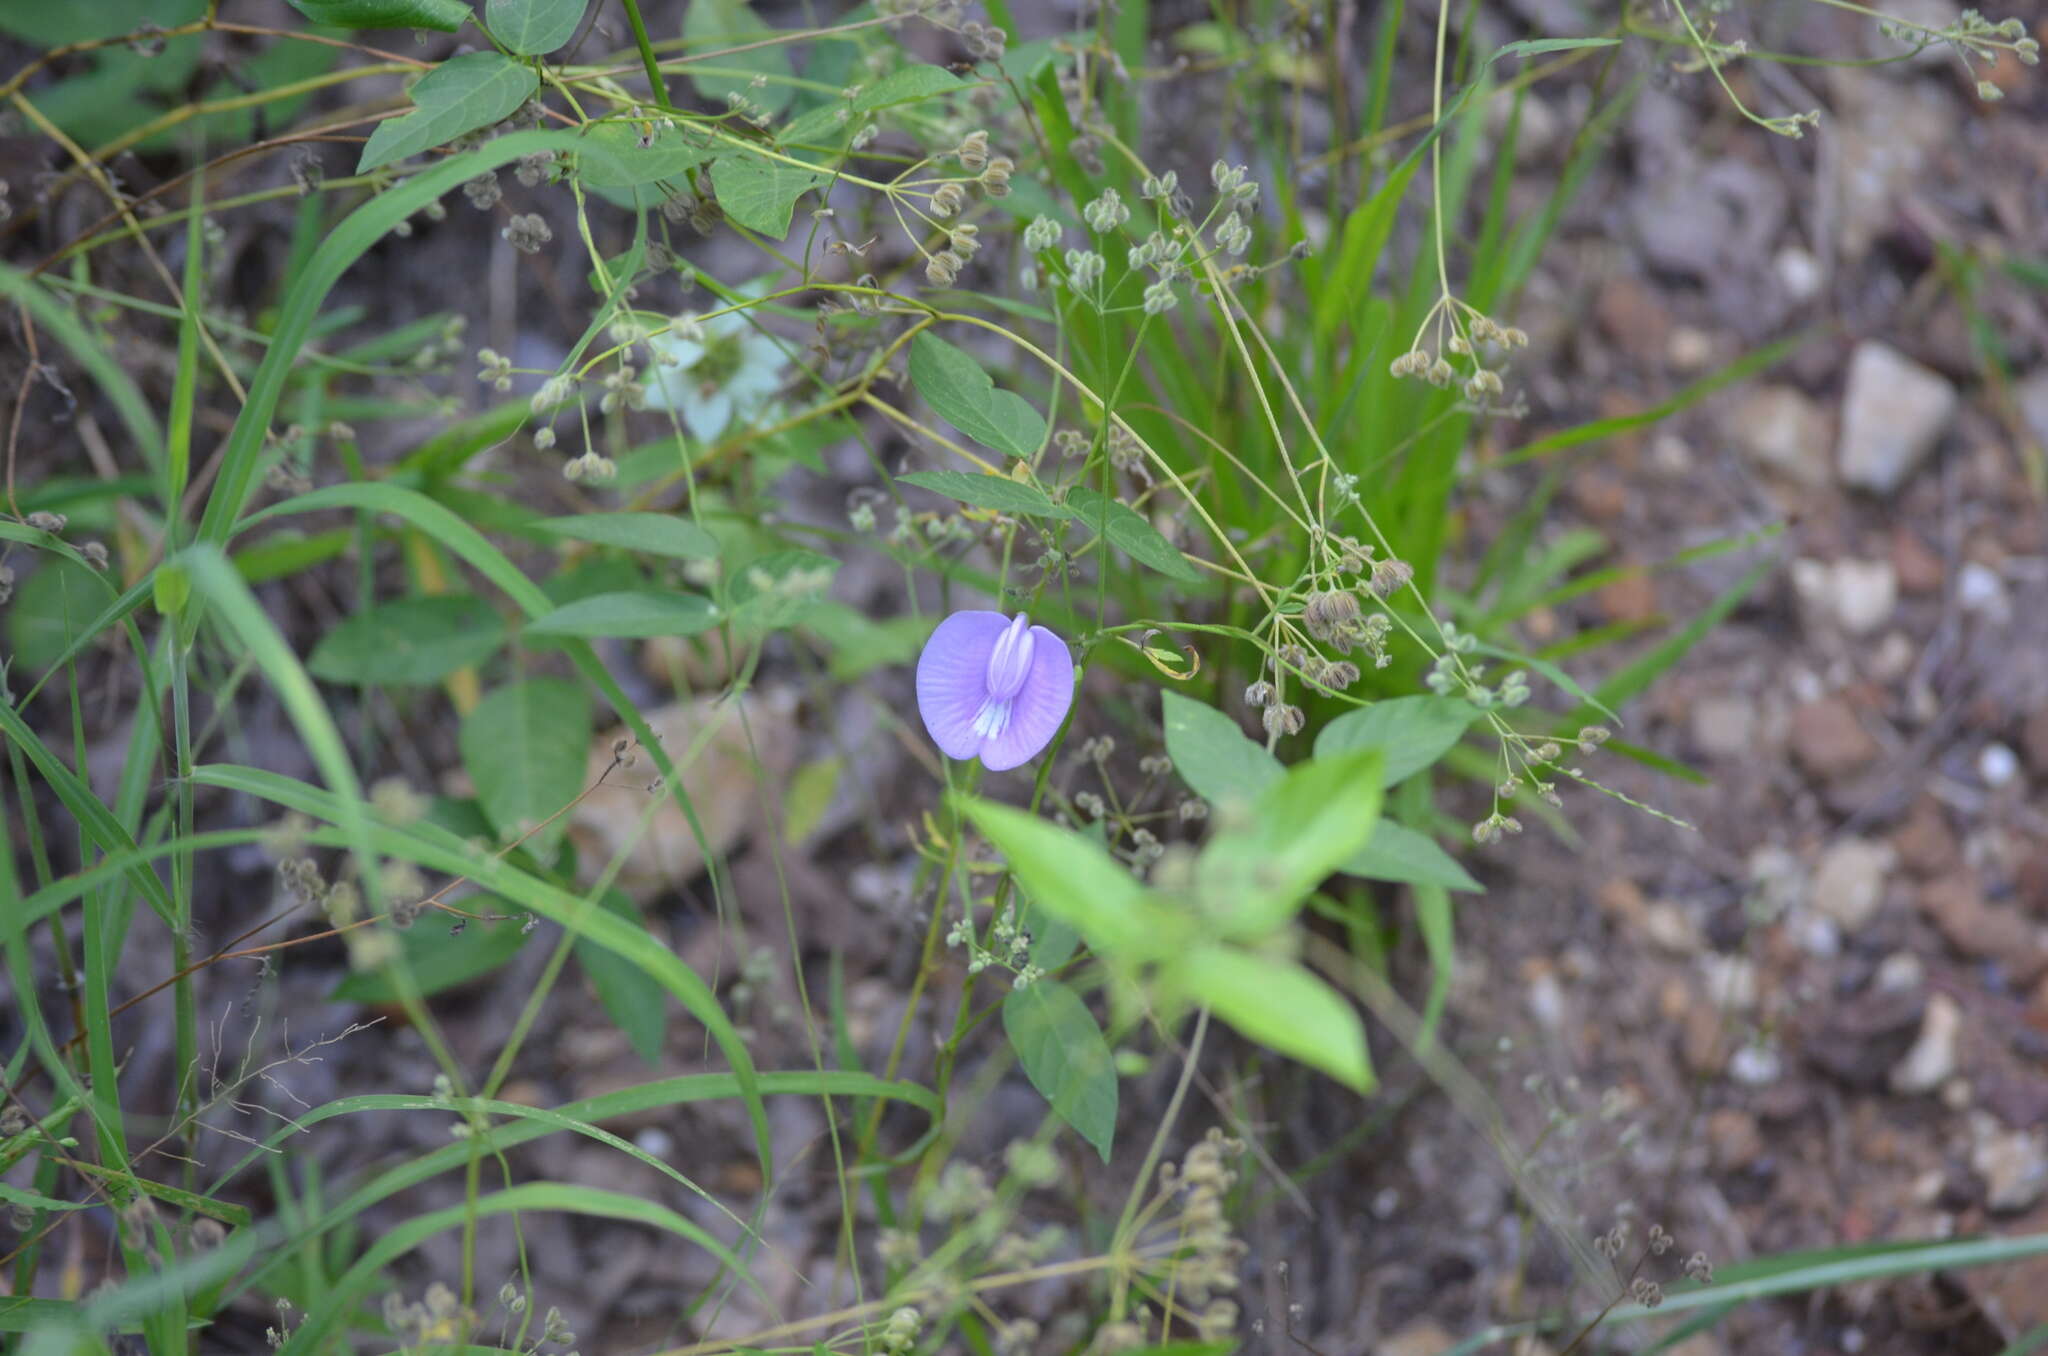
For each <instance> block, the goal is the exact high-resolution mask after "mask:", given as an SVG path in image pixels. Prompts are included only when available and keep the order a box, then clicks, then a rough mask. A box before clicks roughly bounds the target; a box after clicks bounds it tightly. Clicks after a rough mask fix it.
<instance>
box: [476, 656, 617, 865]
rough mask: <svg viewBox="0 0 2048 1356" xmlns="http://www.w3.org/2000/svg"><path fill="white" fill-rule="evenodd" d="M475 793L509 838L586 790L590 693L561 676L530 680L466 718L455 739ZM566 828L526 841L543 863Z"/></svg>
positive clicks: (558, 823) (557, 824)
mask: <svg viewBox="0 0 2048 1356" xmlns="http://www.w3.org/2000/svg"><path fill="white" fill-rule="evenodd" d="M457 742H458V743H459V744H460V745H461V748H462V765H463V767H464V768H466V769H468V771H469V778H470V780H471V781H473V782H475V783H476V798H477V801H478V802H479V803H480V804H481V805H482V806H483V808H484V813H485V814H487V815H489V816H490V817H491V823H492V824H493V825H495V826H496V828H497V830H498V835H499V837H500V838H501V839H503V840H505V841H507V842H509V841H511V840H512V839H514V838H516V837H518V836H519V835H520V834H521V833H523V832H525V831H526V830H527V829H528V828H531V827H533V826H534V825H537V824H542V823H544V822H546V821H547V820H548V819H549V817H550V816H552V815H555V814H556V813H557V812H559V811H560V810H561V809H563V807H565V806H567V805H568V804H569V802H570V801H572V800H574V799H575V798H576V794H577V793H578V792H579V791H581V790H582V789H583V773H584V764H585V762H586V760H587V759H588V758H589V756H590V694H589V693H588V692H586V691H585V690H584V689H583V687H582V686H581V685H580V684H577V683H572V682H569V681H568V680H566V679H563V678H528V679H525V680H523V681H521V682H517V683H509V684H507V685H506V686H504V687H501V688H499V689H497V690H496V691H494V692H492V693H491V694H490V695H488V696H486V697H485V698H484V699H483V700H482V701H480V702H478V703H477V705H476V709H475V710H473V711H471V712H470V713H469V714H468V715H467V716H465V717H463V720H462V733H461V735H460V737H459V739H458V741H457ZM567 827H568V820H567V819H566V818H561V819H556V820H554V821H553V822H552V823H548V824H547V825H546V827H545V828H542V829H541V830H540V831H539V832H537V833H535V834H534V836H533V837H532V838H530V839H528V840H527V850H528V851H529V852H531V853H532V854H533V855H534V856H535V857H537V858H539V859H541V860H543V861H545V860H547V859H549V858H550V857H552V856H553V855H554V846H555V844H556V843H558V842H560V841H561V837H562V831H563V830H564V829H565V828H567Z"/></svg>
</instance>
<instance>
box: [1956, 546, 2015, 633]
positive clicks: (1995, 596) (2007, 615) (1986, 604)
mask: <svg viewBox="0 0 2048 1356" xmlns="http://www.w3.org/2000/svg"><path fill="white" fill-rule="evenodd" d="M1956 606H1957V607H1960V608H1961V609H1962V610H1963V611H1965V612H1971V613H1975V614H1976V615H1977V616H1980V617H1982V618H1984V620H1986V621H1989V622H1999V623H2003V622H2007V621H2010V620H2011V619H2012V599H2011V598H2010V597H2008V596H2007V594H2006V591H2005V580H2003V579H2001V578H2000V577H1999V574H1998V571H1996V570H1994V569H1992V568H1991V567H1990V566H1989V565H1984V564H1980V563H1978V562H1977V561H1974V560H1973V561H1971V562H1969V563H1968V564H1966V565H1964V566H1963V568H1962V569H1960V570H1958V571H1956Z"/></svg>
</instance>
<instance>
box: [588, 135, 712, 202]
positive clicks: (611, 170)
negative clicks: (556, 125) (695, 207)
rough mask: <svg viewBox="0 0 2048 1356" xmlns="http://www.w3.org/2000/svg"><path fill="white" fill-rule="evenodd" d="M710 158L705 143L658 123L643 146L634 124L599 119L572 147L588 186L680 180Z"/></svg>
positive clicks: (618, 186) (623, 186)
mask: <svg viewBox="0 0 2048 1356" xmlns="http://www.w3.org/2000/svg"><path fill="white" fill-rule="evenodd" d="M710 158H711V148H710V147H709V146H705V145H700V144H698V143H697V142H695V141H692V140H690V139H689V138H688V137H686V136H684V135H683V133H682V131H681V129H679V128H675V127H658V128H656V129H655V132H654V140H653V142H652V143H650V144H648V145H645V146H643V145H641V144H640V128H639V125H638V124H636V123H630V122H601V123H599V124H597V126H595V127H593V128H591V129H590V131H589V133H588V134H587V135H585V136H584V138H583V140H582V141H581V142H580V143H578V145H577V147H576V173H577V175H578V176H579V177H580V178H581V179H582V180H583V182H584V183H586V184H588V185H590V186H591V187H592V188H639V187H640V186H642V185H643V184H653V183H660V182H662V181H664V180H681V179H682V178H683V176H684V175H685V174H686V173H688V172H689V171H690V170H693V169H695V168H696V167H697V166H699V165H701V164H703V163H704V162H705V161H707V160H709V159H710Z"/></svg>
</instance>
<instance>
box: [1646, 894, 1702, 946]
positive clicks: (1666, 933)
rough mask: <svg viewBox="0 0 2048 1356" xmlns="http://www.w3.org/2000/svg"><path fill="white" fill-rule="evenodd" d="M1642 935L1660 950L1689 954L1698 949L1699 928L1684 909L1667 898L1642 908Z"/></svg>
mask: <svg viewBox="0 0 2048 1356" xmlns="http://www.w3.org/2000/svg"><path fill="white" fill-rule="evenodd" d="M1643 935H1644V936H1646V937H1648V938H1649V939H1650V944H1651V945H1652V946H1654V947H1656V948H1657V949H1658V950H1660V951H1667V952H1669V953H1671V954H1672V955H1674V956H1690V955H1692V954H1693V953H1694V952H1696V951H1698V950H1699V949H1700V934H1699V930H1698V929H1697V928H1695V927H1694V926H1693V925H1692V919H1690V918H1688V917H1686V914H1685V910H1683V909H1681V908H1679V907H1678V906H1677V905H1676V904H1673V903H1671V902H1670V901H1669V900H1661V899H1660V900H1658V901H1657V902H1656V903H1655V904H1652V905H1651V906H1650V907H1649V908H1647V909H1645V910H1643Z"/></svg>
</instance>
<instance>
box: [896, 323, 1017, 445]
mask: <svg viewBox="0 0 2048 1356" xmlns="http://www.w3.org/2000/svg"><path fill="white" fill-rule="evenodd" d="M910 384H911V385H912V386H915V387H916V388H917V393H918V394H919V395H921V396H923V397H924V398H925V400H926V401H927V402H928V403H929V404H930V405H931V407H932V408H933V409H934V410H937V411H938V413H939V417H940V418H942V419H944V420H945V421H946V422H947V423H949V424H951V425H952V426H953V427H954V428H957V429H959V430H960V431H961V432H962V433H964V434H966V435H967V436H968V437H970V438H972V439H974V441H976V442H978V443H980V444H981V445H982V446H983V447H992V448H994V449H995V450H996V451H998V452H1004V453H1007V454H1009V455H1010V456H1013V457H1030V456H1032V455H1033V454H1035V453H1036V452H1037V451H1038V448H1039V445H1040V444H1041V443H1043V442H1044V441H1045V420H1044V419H1043V418H1042V417H1041V416H1040V415H1039V413H1038V411H1037V410H1036V409H1034V408H1032V406H1031V403H1030V402H1029V401H1027V400H1025V399H1024V398H1023V397H1022V396H1020V395H1017V394H1016V393H1015V392H1013V391H999V390H997V389H996V384H995V382H994V381H992V380H990V378H989V375H988V373H987V372H986V371H984V370H983V369H982V366H981V364H980V363H979V362H977V361H976V360H975V359H974V358H973V357H972V356H971V355H969V354H968V353H967V352H966V351H965V350H964V349H959V348H955V347H954V346H953V345H951V344H949V343H947V342H946V341H945V340H943V339H941V338H939V336H938V335H936V334H933V333H932V332H931V331H930V330H926V331H925V332H924V333H922V334H920V335H918V336H917V338H916V339H914V340H912V341H911V344H910Z"/></svg>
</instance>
